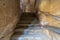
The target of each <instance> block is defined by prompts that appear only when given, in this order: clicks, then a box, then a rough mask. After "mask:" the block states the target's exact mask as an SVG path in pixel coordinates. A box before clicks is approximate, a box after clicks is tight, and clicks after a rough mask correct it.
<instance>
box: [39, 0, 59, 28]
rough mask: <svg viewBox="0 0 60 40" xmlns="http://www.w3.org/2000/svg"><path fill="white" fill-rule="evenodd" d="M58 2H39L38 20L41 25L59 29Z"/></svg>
mask: <svg viewBox="0 0 60 40" xmlns="http://www.w3.org/2000/svg"><path fill="white" fill-rule="evenodd" d="M59 4H60V0H41V1H40V3H39V7H38V8H39V20H40V23H41V24H42V25H49V26H53V27H57V28H60V5H59Z"/></svg>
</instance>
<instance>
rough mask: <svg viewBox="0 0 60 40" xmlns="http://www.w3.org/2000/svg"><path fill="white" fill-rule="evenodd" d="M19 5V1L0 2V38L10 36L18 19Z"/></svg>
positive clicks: (5, 0)
mask: <svg viewBox="0 0 60 40" xmlns="http://www.w3.org/2000/svg"><path fill="white" fill-rule="evenodd" d="M19 5H20V4H19V0H0V38H4V37H5V38H6V36H9V34H10V33H11V34H12V32H13V29H14V28H15V25H16V24H17V22H18V19H19V14H20V6H19ZM1 40H2V39H1ZM6 40H7V39H6Z"/></svg>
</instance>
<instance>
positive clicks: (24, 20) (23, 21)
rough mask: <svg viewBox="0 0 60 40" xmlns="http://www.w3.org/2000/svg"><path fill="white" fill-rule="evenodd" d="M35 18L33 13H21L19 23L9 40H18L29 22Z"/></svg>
mask: <svg viewBox="0 0 60 40" xmlns="http://www.w3.org/2000/svg"><path fill="white" fill-rule="evenodd" d="M36 18H37V17H36V15H35V13H22V15H21V18H20V22H19V23H18V24H17V27H16V28H15V31H14V34H13V35H12V38H11V40H18V38H19V36H21V35H23V34H24V31H25V29H27V28H28V27H29V25H30V24H31V22H32V21H33V20H34V19H36Z"/></svg>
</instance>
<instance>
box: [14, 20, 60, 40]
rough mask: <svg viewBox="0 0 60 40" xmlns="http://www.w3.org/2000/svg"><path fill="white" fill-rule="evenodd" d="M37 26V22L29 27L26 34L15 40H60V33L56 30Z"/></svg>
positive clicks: (25, 31)
mask: <svg viewBox="0 0 60 40" xmlns="http://www.w3.org/2000/svg"><path fill="white" fill-rule="evenodd" d="M34 24H37V21H36V20H35V21H34V22H32V24H30V25H29V27H28V28H27V29H25V30H24V34H23V35H20V36H19V37H17V38H15V39H14V40H60V34H58V33H60V32H59V31H58V30H59V29H56V30H55V28H49V27H48V28H43V27H42V26H39V25H34Z"/></svg>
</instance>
